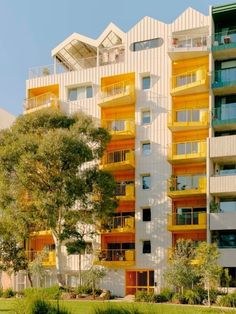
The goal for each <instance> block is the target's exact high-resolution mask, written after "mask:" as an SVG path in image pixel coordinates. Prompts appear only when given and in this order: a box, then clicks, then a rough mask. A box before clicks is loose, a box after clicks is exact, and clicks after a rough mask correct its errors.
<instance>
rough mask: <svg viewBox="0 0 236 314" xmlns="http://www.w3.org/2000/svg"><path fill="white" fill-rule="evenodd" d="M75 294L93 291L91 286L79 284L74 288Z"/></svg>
mask: <svg viewBox="0 0 236 314" xmlns="http://www.w3.org/2000/svg"><path fill="white" fill-rule="evenodd" d="M75 292H76V293H77V294H79V295H80V294H92V293H93V289H92V287H89V286H80V287H78V288H77V289H76V291H75Z"/></svg>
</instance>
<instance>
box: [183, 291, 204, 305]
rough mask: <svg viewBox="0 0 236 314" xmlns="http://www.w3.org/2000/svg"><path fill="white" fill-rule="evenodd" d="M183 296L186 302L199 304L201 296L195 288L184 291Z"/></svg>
mask: <svg viewBox="0 0 236 314" xmlns="http://www.w3.org/2000/svg"><path fill="white" fill-rule="evenodd" d="M184 298H185V300H186V302H187V303H188V304H201V297H200V295H199V293H198V291H196V290H190V289H189V290H187V291H185V293H184Z"/></svg>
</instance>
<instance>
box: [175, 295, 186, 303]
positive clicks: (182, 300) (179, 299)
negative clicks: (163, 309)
mask: <svg viewBox="0 0 236 314" xmlns="http://www.w3.org/2000/svg"><path fill="white" fill-rule="evenodd" d="M172 301H173V302H174V303H178V304H184V303H186V300H185V298H184V296H183V295H181V294H180V293H175V294H174V295H173V298H172Z"/></svg>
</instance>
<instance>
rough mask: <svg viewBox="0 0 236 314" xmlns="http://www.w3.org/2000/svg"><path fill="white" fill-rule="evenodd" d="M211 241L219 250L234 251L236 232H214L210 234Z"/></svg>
mask: <svg viewBox="0 0 236 314" xmlns="http://www.w3.org/2000/svg"><path fill="white" fill-rule="evenodd" d="M211 240H212V242H213V243H217V246H218V248H219V249H235V248H236V230H214V231H212V232H211Z"/></svg>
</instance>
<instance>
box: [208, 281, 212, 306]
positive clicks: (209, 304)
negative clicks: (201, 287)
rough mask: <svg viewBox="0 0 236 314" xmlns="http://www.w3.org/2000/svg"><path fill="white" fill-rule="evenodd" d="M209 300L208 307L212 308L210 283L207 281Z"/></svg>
mask: <svg viewBox="0 0 236 314" xmlns="http://www.w3.org/2000/svg"><path fill="white" fill-rule="evenodd" d="M207 299H208V306H211V298H210V283H209V280H208V281H207Z"/></svg>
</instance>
